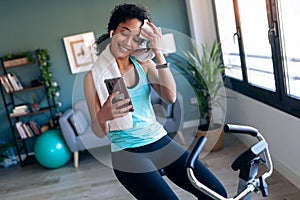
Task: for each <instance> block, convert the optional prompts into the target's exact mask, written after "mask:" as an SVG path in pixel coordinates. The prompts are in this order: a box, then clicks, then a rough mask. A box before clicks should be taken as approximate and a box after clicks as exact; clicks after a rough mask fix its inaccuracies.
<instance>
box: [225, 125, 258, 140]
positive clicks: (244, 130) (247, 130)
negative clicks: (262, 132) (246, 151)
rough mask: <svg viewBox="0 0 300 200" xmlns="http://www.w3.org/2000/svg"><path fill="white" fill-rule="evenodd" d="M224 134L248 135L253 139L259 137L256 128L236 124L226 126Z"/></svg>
mask: <svg viewBox="0 0 300 200" xmlns="http://www.w3.org/2000/svg"><path fill="white" fill-rule="evenodd" d="M224 132H226V133H227V132H231V133H239V134H248V135H251V136H253V137H257V135H258V133H259V132H258V130H257V129H256V128H253V127H250V126H243V125H235V124H225V125H224Z"/></svg>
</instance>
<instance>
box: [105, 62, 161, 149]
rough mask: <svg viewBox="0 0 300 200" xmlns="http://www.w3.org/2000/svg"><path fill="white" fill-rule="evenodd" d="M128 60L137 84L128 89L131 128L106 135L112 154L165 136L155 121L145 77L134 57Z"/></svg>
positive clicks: (148, 86)
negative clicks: (130, 103) (134, 71)
mask: <svg viewBox="0 0 300 200" xmlns="http://www.w3.org/2000/svg"><path fill="white" fill-rule="evenodd" d="M130 59H131V61H132V63H133V65H134V67H135V70H136V72H137V76H136V77H137V84H135V86H134V87H132V88H128V92H129V94H130V98H131V101H132V105H133V108H134V111H133V112H132V121H133V127H132V128H130V129H126V130H117V131H110V132H109V133H108V134H109V137H110V139H111V150H112V152H115V151H119V150H122V149H126V148H135V147H141V146H144V145H147V144H150V143H153V142H155V141H157V140H159V139H160V138H162V137H163V136H165V135H166V134H167V132H166V131H165V129H164V128H163V126H162V125H161V124H160V123H159V122H158V121H156V118H155V113H154V110H153V107H152V104H151V86H150V83H149V82H148V79H147V75H146V73H145V72H144V70H143V68H142V66H141V65H140V64H139V63H138V62H137V60H136V59H135V58H134V57H130Z"/></svg>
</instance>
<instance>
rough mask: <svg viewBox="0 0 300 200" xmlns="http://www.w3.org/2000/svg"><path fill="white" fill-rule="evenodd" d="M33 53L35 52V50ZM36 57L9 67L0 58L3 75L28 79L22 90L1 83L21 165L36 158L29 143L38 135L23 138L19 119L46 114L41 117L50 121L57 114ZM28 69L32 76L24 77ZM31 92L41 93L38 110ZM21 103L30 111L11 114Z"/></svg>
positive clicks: (24, 119) (25, 120)
mask: <svg viewBox="0 0 300 200" xmlns="http://www.w3.org/2000/svg"><path fill="white" fill-rule="evenodd" d="M32 54H35V52H33V53H32ZM34 57H35V59H36V62H35V63H32V62H27V63H23V64H17V65H14V66H9V67H6V66H5V65H4V61H3V59H2V58H0V59H1V62H0V63H1V68H2V73H1V76H3V75H4V76H7V75H8V74H9V73H13V74H16V75H17V77H18V78H20V77H21V76H22V78H21V80H22V79H25V78H26V79H27V83H24V84H22V85H23V88H22V89H20V90H14V91H7V90H6V89H5V87H4V85H3V84H0V85H1V86H0V87H1V95H2V99H3V103H4V106H5V110H6V115H7V118H8V121H9V126H10V130H11V134H12V137H13V140H14V143H15V146H16V150H17V154H18V158H19V160H20V164H21V166H24V165H25V164H27V162H29V161H31V160H32V159H34V153H33V152H29V150H28V143H31V145H32V143H34V141H35V139H36V137H37V136H38V135H34V136H33V137H27V138H22V137H21V135H20V133H19V131H18V130H17V128H16V123H17V122H19V121H21V122H24V123H27V122H28V121H29V120H32V118H33V117H34V118H35V121H36V119H38V118H39V116H40V115H42V114H45V115H46V116H43V117H41V118H47V119H48V121H50V119H52V120H53V121H55V120H56V117H55V114H54V112H53V108H54V102H52V101H51V99H50V97H49V96H48V92H47V90H48V89H47V86H46V85H44V84H42V83H43V79H42V76H41V71H40V69H39V66H38V63H39V61H38V60H37V59H38V56H36V55H35V56H34ZM28 70H31V71H30V73H28V74H29V76H30V75H31V76H32V77H27V76H26V77H24V74H23V73H24V72H26V71H27V72H28ZM28 80H40V81H41V84H40V85H34V86H32V85H31V83H30V81H28ZM21 83H22V81H21ZM31 93H34V94H36V93H39V94H41V97H40V104H41V107H40V108H39V109H38V110H33V109H31V104H32V99H31V98H29V97H28V95H30V94H31ZM19 105H27V106H28V108H29V112H28V113H21V114H18V115H15V116H11V113H12V111H13V109H14V108H15V107H16V106H19ZM40 125H43V124H40ZM29 140H33V141H31V142H30V141H29Z"/></svg>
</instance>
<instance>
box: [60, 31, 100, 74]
mask: <svg viewBox="0 0 300 200" xmlns="http://www.w3.org/2000/svg"><path fill="white" fill-rule="evenodd" d="M63 40H64V45H65V49H66V53H67V56H68V61H69V65H70V68H71V72H72V74H76V73H80V72H85V71H89V70H90V69H91V68H92V66H93V64H94V62H95V61H96V59H97V56H96V55H95V51H94V50H93V44H94V42H95V36H94V33H93V32H87V33H82V34H77V35H72V36H67V37H64V38H63Z"/></svg>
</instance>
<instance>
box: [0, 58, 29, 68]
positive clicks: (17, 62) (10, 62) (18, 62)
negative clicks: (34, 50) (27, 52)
mask: <svg viewBox="0 0 300 200" xmlns="http://www.w3.org/2000/svg"><path fill="white" fill-rule="evenodd" d="M27 63H29V60H28V58H18V59H13V60H7V61H4V62H3V65H4V67H6V68H7V67H14V66H19V65H25V64H27Z"/></svg>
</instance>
